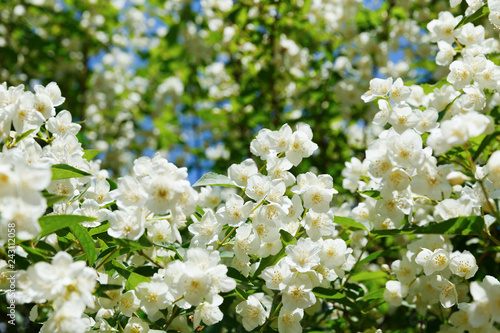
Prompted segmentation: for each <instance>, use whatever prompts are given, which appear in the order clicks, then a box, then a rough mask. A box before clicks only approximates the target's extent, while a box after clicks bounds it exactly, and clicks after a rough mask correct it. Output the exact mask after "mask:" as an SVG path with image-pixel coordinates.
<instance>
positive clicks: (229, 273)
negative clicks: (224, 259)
mask: <svg viewBox="0 0 500 333" xmlns="http://www.w3.org/2000/svg"><path fill="white" fill-rule="evenodd" d="M226 275H227V276H229V277H230V278H233V279H235V280H240V281H248V279H247V278H246V277H245V276H244V275H243V274H241V273H240V271H238V270H237V269H235V268H233V267H228V268H227V274H226Z"/></svg>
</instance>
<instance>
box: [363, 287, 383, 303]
mask: <svg viewBox="0 0 500 333" xmlns="http://www.w3.org/2000/svg"><path fill="white" fill-rule="evenodd" d="M384 290H385V288H380V289H377V290H375V291H372V292H370V293H368V294H366V295H365V296H363V297H361V298H360V299H359V300H360V301H368V300H370V299H377V298H382V297H384Z"/></svg>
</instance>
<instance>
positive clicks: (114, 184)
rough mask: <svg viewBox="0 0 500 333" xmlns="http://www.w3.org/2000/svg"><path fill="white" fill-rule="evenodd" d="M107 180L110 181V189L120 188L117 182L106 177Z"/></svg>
mask: <svg viewBox="0 0 500 333" xmlns="http://www.w3.org/2000/svg"><path fill="white" fill-rule="evenodd" d="M106 180H107V181H108V183H109V190H110V191H113V190H116V189H117V188H118V185H116V183H115V182H114V181H113V180H112V179H109V178H106Z"/></svg>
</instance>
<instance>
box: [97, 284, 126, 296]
mask: <svg viewBox="0 0 500 333" xmlns="http://www.w3.org/2000/svg"><path fill="white" fill-rule="evenodd" d="M122 288H123V286H122V285H119V284H101V285H99V287H97V289H96V291H95V292H94V295H97V296H99V297H109V296H108V295H106V293H105V291H108V290H117V289H122Z"/></svg>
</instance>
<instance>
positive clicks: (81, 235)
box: [69, 224, 97, 266]
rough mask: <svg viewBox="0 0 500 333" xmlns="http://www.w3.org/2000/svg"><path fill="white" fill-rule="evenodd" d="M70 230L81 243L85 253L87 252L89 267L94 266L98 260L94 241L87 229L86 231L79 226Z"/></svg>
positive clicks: (73, 226)
mask: <svg viewBox="0 0 500 333" xmlns="http://www.w3.org/2000/svg"><path fill="white" fill-rule="evenodd" d="M69 228H70V229H71V231H72V232H73V234H74V235H75V237H76V238H78V240H79V241H80V244H81V245H82V248H83V251H85V254H86V256H87V260H88V262H89V266H92V264H93V263H94V262H95V260H96V259H97V253H96V249H95V244H94V240H93V239H92V237H91V236H90V235H89V233H88V231H87V229H85V228H84V227H82V226H81V225H79V224H75V225H72V226H70V227H69Z"/></svg>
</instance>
